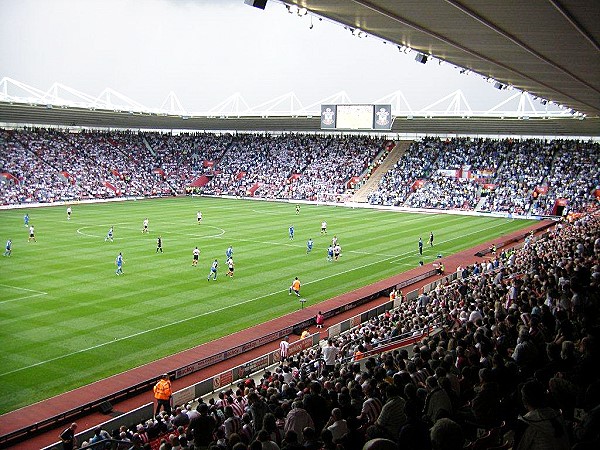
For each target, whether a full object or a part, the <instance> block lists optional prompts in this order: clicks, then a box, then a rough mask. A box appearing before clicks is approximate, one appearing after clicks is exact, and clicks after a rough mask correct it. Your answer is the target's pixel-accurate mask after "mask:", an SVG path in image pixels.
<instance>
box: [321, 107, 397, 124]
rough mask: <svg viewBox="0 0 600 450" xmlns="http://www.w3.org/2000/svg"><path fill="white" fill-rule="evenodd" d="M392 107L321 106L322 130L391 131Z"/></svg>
mask: <svg viewBox="0 0 600 450" xmlns="http://www.w3.org/2000/svg"><path fill="white" fill-rule="evenodd" d="M391 128H392V107H391V105H321V129H333V130H390V129H391Z"/></svg>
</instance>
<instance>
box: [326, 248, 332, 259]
mask: <svg viewBox="0 0 600 450" xmlns="http://www.w3.org/2000/svg"><path fill="white" fill-rule="evenodd" d="M327 261H333V245H330V246H329V248H327Z"/></svg>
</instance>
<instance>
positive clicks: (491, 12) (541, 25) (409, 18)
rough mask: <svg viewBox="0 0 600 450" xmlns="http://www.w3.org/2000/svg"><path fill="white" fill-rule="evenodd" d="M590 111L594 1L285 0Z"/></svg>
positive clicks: (597, 23)
mask: <svg viewBox="0 0 600 450" xmlns="http://www.w3.org/2000/svg"><path fill="white" fill-rule="evenodd" d="M285 3H286V4H290V5H296V6H298V7H304V8H306V9H307V10H308V13H314V14H316V15H319V16H322V17H326V18H328V19H330V20H333V21H335V22H338V23H340V24H343V25H346V26H347V27H348V29H349V30H350V31H351V32H353V34H358V33H357V32H356V30H362V31H363V32H365V33H367V34H368V35H371V36H377V37H379V38H381V39H383V40H385V41H387V42H389V43H394V44H397V45H398V46H404V47H409V48H410V49H412V50H413V51H417V52H420V53H422V54H425V55H428V56H430V57H433V58H435V59H438V60H442V61H447V62H451V63H452V64H455V65H456V66H457V67H458V69H460V70H464V69H467V70H470V71H473V72H476V73H479V74H481V75H484V76H486V77H490V78H492V79H493V80H494V81H495V82H497V83H498V85H497V87H498V88H502V87H505V86H509V85H512V86H515V87H517V88H519V89H521V90H524V91H527V92H530V93H531V94H533V95H536V96H538V97H540V98H544V99H547V100H548V101H554V102H556V103H559V104H562V105H564V106H566V107H568V108H572V109H574V110H576V111H579V112H581V113H584V114H587V115H588V116H599V115H600V44H599V41H600V7H599V6H598V1H597V0H577V1H576V0H562V1H559V0H528V1H522V0H504V1H501V2H494V1H486V2H482V1H478V0H460V1H458V0H402V1H392V0H352V1H344V2H340V1H338V0H285Z"/></svg>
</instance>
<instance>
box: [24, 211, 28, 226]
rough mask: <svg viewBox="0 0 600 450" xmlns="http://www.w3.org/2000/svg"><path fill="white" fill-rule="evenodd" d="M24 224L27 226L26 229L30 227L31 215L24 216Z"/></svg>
mask: <svg viewBox="0 0 600 450" xmlns="http://www.w3.org/2000/svg"><path fill="white" fill-rule="evenodd" d="M23 223H24V224H25V226H26V227H28V226H29V214H27V213H26V214H25V215H24V216H23Z"/></svg>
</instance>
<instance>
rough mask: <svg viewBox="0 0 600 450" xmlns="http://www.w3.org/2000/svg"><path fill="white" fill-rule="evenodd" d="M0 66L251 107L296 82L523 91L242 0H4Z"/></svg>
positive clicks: (29, 79)
mask: <svg viewBox="0 0 600 450" xmlns="http://www.w3.org/2000/svg"><path fill="white" fill-rule="evenodd" d="M0 11H2V13H1V14H0V78H2V77H11V78H13V79H16V80H18V81H21V82H24V83H27V84H29V85H31V86H34V87H36V88H39V89H42V90H47V89H48V88H49V87H50V86H51V85H52V84H53V83H54V82H59V83H62V84H65V85H67V86H70V87H72V88H74V89H77V90H79V91H82V92H85V93H87V94H89V95H92V96H97V95H99V94H100V93H101V92H102V91H103V90H104V89H105V88H107V87H110V88H113V89H115V90H116V91H119V92H120V93H122V94H124V95H126V96H128V97H130V98H132V99H134V100H136V101H138V102H140V103H142V104H143V105H145V106H147V107H150V108H158V107H160V106H161V104H162V103H163V101H164V100H165V98H166V97H167V95H168V94H169V92H170V91H173V92H175V94H176V95H177V97H178V98H179V99H180V101H181V103H182V105H183V107H184V108H185V109H186V110H187V111H192V112H193V111H196V112H201V111H209V110H210V109H211V108H214V107H215V106H216V105H218V104H219V103H221V102H222V101H224V100H225V99H227V98H228V97H230V96H231V95H232V94H235V93H239V94H241V96H242V97H243V98H244V99H245V100H246V102H247V103H248V105H249V106H250V107H253V106H256V105H259V104H261V103H263V102H266V101H269V100H271V99H273V98H275V97H278V96H280V95H284V94H287V93H288V92H294V93H295V94H296V95H297V96H298V98H299V99H300V101H301V103H302V105H304V106H308V105H310V104H312V103H314V102H318V101H319V100H321V99H324V98H326V97H328V96H330V95H333V94H335V93H337V92H339V91H346V92H347V94H348V96H349V97H350V99H351V101H352V102H354V103H372V102H374V101H376V100H378V99H380V98H382V97H384V96H386V95H389V94H391V93H393V92H395V91H398V90H400V91H402V92H403V93H404V95H405V96H406V98H407V100H408V103H409V104H410V106H411V107H412V109H413V110H418V109H420V108H423V107H425V106H427V105H429V104H431V103H433V102H435V101H437V100H439V99H441V98H443V97H444V96H446V95H448V94H450V93H452V92H454V91H455V90H457V89H461V90H462V91H463V92H464V94H465V97H466V98H467V101H468V102H469V104H470V106H471V108H472V109H473V110H486V109H489V108H491V107H492V106H494V105H496V104H497V103H499V102H501V101H502V100H504V99H506V98H508V97H509V96H510V95H512V94H513V93H514V92H510V91H499V90H497V89H494V88H493V86H491V85H490V84H488V83H486V82H485V81H483V79H482V78H481V77H477V76H466V75H461V74H460V73H459V71H458V70H457V69H455V68H453V67H450V66H439V65H438V64H437V63H431V62H428V63H427V64H419V63H417V62H415V60H414V56H415V55H414V54H408V55H405V54H402V53H400V52H399V51H398V49H397V48H396V46H395V45H390V44H387V45H386V44H384V43H383V42H382V41H380V40H378V39H375V38H372V37H371V38H362V39H359V38H357V37H354V36H352V34H351V33H350V32H349V31H348V30H345V29H344V28H343V27H342V26H339V25H337V24H333V23H331V22H328V21H326V20H323V21H319V20H318V19H316V18H313V19H312V21H313V25H314V26H313V28H312V29H310V21H311V19H310V17H309V16H305V17H302V18H301V17H298V16H296V15H292V14H289V13H288V12H287V10H286V8H285V7H284V6H283V5H282V4H281V3H278V2H275V1H272V0H271V1H270V2H268V4H267V8H266V10H265V11H261V10H259V9H256V8H252V7H250V6H248V5H245V4H244V1H243V0H51V1H50V0H0Z"/></svg>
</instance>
